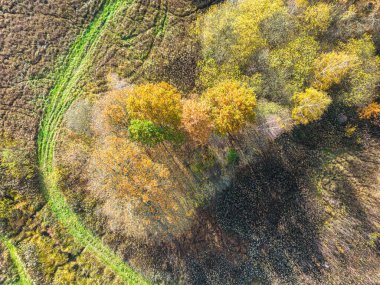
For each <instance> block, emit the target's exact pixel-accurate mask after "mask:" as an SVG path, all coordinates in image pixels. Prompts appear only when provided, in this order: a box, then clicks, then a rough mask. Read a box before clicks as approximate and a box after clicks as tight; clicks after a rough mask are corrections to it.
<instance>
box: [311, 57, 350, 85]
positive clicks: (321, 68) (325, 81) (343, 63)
mask: <svg viewBox="0 0 380 285" xmlns="http://www.w3.org/2000/svg"><path fill="white" fill-rule="evenodd" d="M356 63H357V57H356V56H355V55H352V54H347V53H344V52H335V51H333V52H329V53H324V54H322V55H320V56H319V57H318V58H317V59H316V60H315V62H314V82H313V87H315V88H317V89H319V90H328V89H329V88H330V87H331V86H332V85H333V84H339V83H340V82H341V81H342V79H343V78H344V77H345V76H346V75H347V74H348V72H349V71H350V69H352V68H353V67H354V66H355V64H356Z"/></svg>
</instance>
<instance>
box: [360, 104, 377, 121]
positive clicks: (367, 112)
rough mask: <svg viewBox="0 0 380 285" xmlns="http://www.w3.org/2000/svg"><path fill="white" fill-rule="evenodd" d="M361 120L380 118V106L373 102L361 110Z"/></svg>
mask: <svg viewBox="0 0 380 285" xmlns="http://www.w3.org/2000/svg"><path fill="white" fill-rule="evenodd" d="M359 118H360V119H366V120H370V119H378V118H380V104H379V103H376V102H373V103H371V104H369V105H368V106H365V107H364V108H361V109H360V112H359Z"/></svg>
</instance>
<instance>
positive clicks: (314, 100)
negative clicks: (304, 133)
mask: <svg viewBox="0 0 380 285" xmlns="http://www.w3.org/2000/svg"><path fill="white" fill-rule="evenodd" d="M293 102H294V108H293V110H292V118H293V120H294V121H295V123H296V124H303V125H306V124H309V123H311V122H314V121H317V120H319V119H320V118H321V117H322V115H323V113H324V112H325V111H326V109H327V108H328V106H329V105H330V104H331V98H330V97H329V96H328V95H327V94H326V93H324V92H321V91H318V90H316V89H314V88H308V89H306V91H305V92H301V93H296V94H294V96H293Z"/></svg>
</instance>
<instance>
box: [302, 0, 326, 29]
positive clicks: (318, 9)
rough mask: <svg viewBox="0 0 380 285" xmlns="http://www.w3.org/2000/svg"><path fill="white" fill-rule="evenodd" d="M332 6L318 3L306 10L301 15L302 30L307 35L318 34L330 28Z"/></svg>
mask: <svg viewBox="0 0 380 285" xmlns="http://www.w3.org/2000/svg"><path fill="white" fill-rule="evenodd" d="M331 12H332V5H330V4H327V3H323V2H320V3H318V4H315V5H313V6H310V7H308V8H307V9H306V11H305V12H304V15H303V20H304V22H305V24H304V29H305V31H306V32H308V33H309V34H310V33H312V34H320V33H323V32H325V31H326V30H327V29H328V27H329V26H330V23H331V20H332V17H331Z"/></svg>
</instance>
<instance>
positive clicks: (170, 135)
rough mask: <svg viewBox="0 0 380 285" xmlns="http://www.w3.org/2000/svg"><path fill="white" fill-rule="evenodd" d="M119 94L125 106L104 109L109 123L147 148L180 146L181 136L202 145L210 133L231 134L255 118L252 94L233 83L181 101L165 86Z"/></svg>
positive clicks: (243, 85) (180, 97) (239, 84)
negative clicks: (122, 128) (123, 130)
mask: <svg viewBox="0 0 380 285" xmlns="http://www.w3.org/2000/svg"><path fill="white" fill-rule="evenodd" d="M122 93H123V95H124V102H123V101H120V100H119V101H116V104H115V103H112V104H110V105H109V106H108V107H107V110H108V111H107V114H108V115H109V119H110V121H111V122H112V124H114V125H115V126H116V127H117V128H120V125H122V126H121V127H123V125H124V128H128V134H129V138H130V139H131V140H132V141H138V142H140V143H143V144H145V145H149V146H152V145H156V144H158V143H161V142H163V141H165V140H168V141H174V142H179V141H181V140H183V133H184V132H185V133H187V134H188V136H189V137H190V138H191V139H192V140H193V141H194V142H195V143H196V144H199V145H204V144H206V143H207V141H208V139H209V137H210V135H211V133H212V132H213V131H215V132H217V133H219V134H221V135H226V134H233V133H236V132H238V131H239V130H241V129H242V128H243V126H244V125H245V124H246V123H247V122H251V121H253V120H254V117H255V107H256V96H255V93H254V92H253V91H252V90H251V89H250V88H248V86H247V85H246V84H245V83H242V82H239V81H236V80H225V81H221V82H219V83H218V84H217V85H215V86H214V87H212V88H209V89H208V90H206V91H205V92H204V93H203V94H202V95H201V96H197V95H194V96H193V98H190V99H183V98H182V96H181V93H180V92H179V91H178V90H177V89H176V88H175V87H173V86H172V85H170V84H168V83H165V82H161V83H157V84H153V83H148V84H143V85H139V86H136V87H133V88H129V89H126V90H124V91H122ZM116 95H117V96H120V92H117V93H116ZM113 102H114V101H113ZM121 102H123V103H121ZM123 105H124V106H123ZM123 116H125V117H123Z"/></svg>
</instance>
